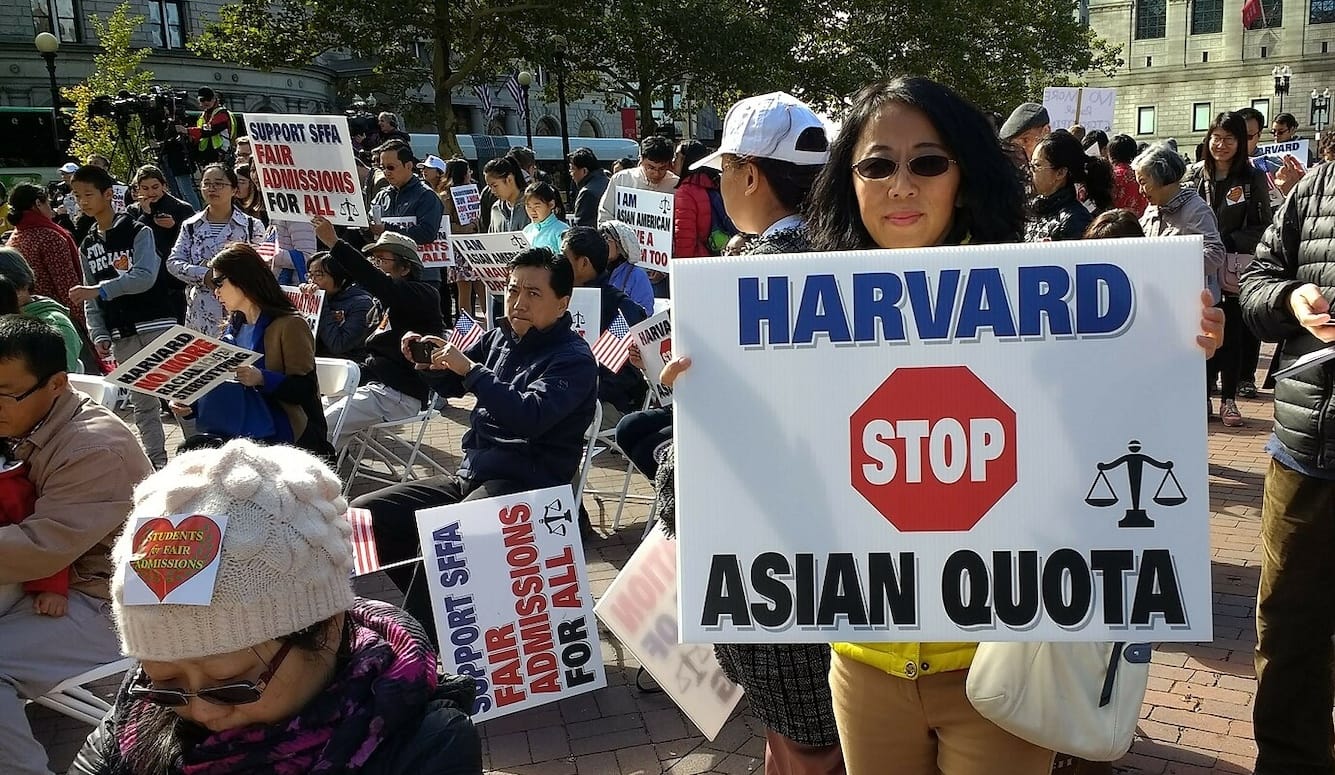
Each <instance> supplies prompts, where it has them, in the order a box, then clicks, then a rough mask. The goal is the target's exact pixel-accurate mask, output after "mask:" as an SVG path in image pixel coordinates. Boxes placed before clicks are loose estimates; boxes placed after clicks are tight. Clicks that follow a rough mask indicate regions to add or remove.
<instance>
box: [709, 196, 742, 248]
mask: <svg viewBox="0 0 1335 775" xmlns="http://www.w3.org/2000/svg"><path fill="white" fill-rule="evenodd" d="M705 193H707V194H708V195H709V240H708V244H709V252H711V253H713V254H714V255H716V256H721V255H723V249H724V248H726V247H727V246H728V240H730V239H732V238H733V237H735V236H736V235H737V227H736V226H735V225H733V222H732V219H731V218H729V217H728V211H727V210H726V209H725V208H724V207H723V194H722V193H721V192H720V191H719V190H718V189H717V188H711V189H708V190H707V191H706V192H705Z"/></svg>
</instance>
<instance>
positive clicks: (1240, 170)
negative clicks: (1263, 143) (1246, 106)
mask: <svg viewBox="0 0 1335 775" xmlns="http://www.w3.org/2000/svg"><path fill="white" fill-rule="evenodd" d="M1215 132H1227V133H1229V134H1231V135H1233V137H1235V138H1236V139H1237V141H1238V146H1237V148H1238V149H1237V151H1235V152H1234V153H1233V162H1232V163H1231V164H1230V165H1229V167H1228V177H1230V178H1242V177H1247V176H1249V175H1250V173H1251V167H1252V162H1251V159H1249V158H1247V119H1246V118H1244V117H1243V115H1242V113H1240V112H1226V113H1220V114H1219V115H1217V116H1215V117H1214V121H1213V122H1211V124H1210V129H1209V130H1208V131H1206V133H1205V140H1203V141H1202V144H1203V145H1204V146H1205V148H1204V151H1205V153H1204V157H1203V158H1202V159H1201V162H1202V163H1204V165H1205V174H1206V175H1207V176H1208V177H1209V179H1210V180H1214V179H1215V176H1216V169H1215V159H1214V154H1212V153H1210V135H1213V134H1214V133H1215ZM1262 195H1263V196H1264V192H1262Z"/></svg>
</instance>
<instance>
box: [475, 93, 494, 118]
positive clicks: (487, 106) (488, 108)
mask: <svg viewBox="0 0 1335 775" xmlns="http://www.w3.org/2000/svg"><path fill="white" fill-rule="evenodd" d="M473 93H474V94H476V95H477V99H478V101H479V102H481V103H482V112H483V113H486V115H487V120H488V121H490V120H491V117H492V116H493V115H495V113H496V107H495V106H494V105H492V103H491V87H490V86H486V85H483V86H474V87H473Z"/></svg>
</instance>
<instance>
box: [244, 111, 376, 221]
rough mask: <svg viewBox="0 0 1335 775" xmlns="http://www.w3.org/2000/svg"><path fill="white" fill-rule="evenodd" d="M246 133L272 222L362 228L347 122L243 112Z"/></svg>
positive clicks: (362, 210)
mask: <svg viewBox="0 0 1335 775" xmlns="http://www.w3.org/2000/svg"><path fill="white" fill-rule="evenodd" d="M246 133H247V134H249V135H250V143H251V147H252V148H253V149H254V154H253V156H252V157H251V158H252V160H253V162H254V164H255V168H256V169H257V170H258V173H259V180H260V190H261V191H263V192H264V203H265V207H266V208H267V210H268V213H269V219H270V220H273V221H303V222H307V223H309V222H310V220H311V219H312V218H314V217H315V216H317V215H322V216H324V217H326V218H328V219H329V220H330V221H333V223H334V224H335V225H337V226H365V225H366V223H367V221H366V208H365V207H364V206H363V199H362V184H361V180H360V178H358V176H357V165H356V162H355V160H354V159H353V156H352V135H350V134H348V120H347V118H345V117H343V116H294V115H280V114H265V113H255V114H247V115H246Z"/></svg>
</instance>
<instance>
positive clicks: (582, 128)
mask: <svg viewBox="0 0 1335 775" xmlns="http://www.w3.org/2000/svg"><path fill="white" fill-rule="evenodd" d="M579 136H580V137H602V136H603V128H602V127H600V126H598V122H597V121H594V120H593V119H591V118H586V119H584V121H583V122H582V123H580V125H579Z"/></svg>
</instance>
